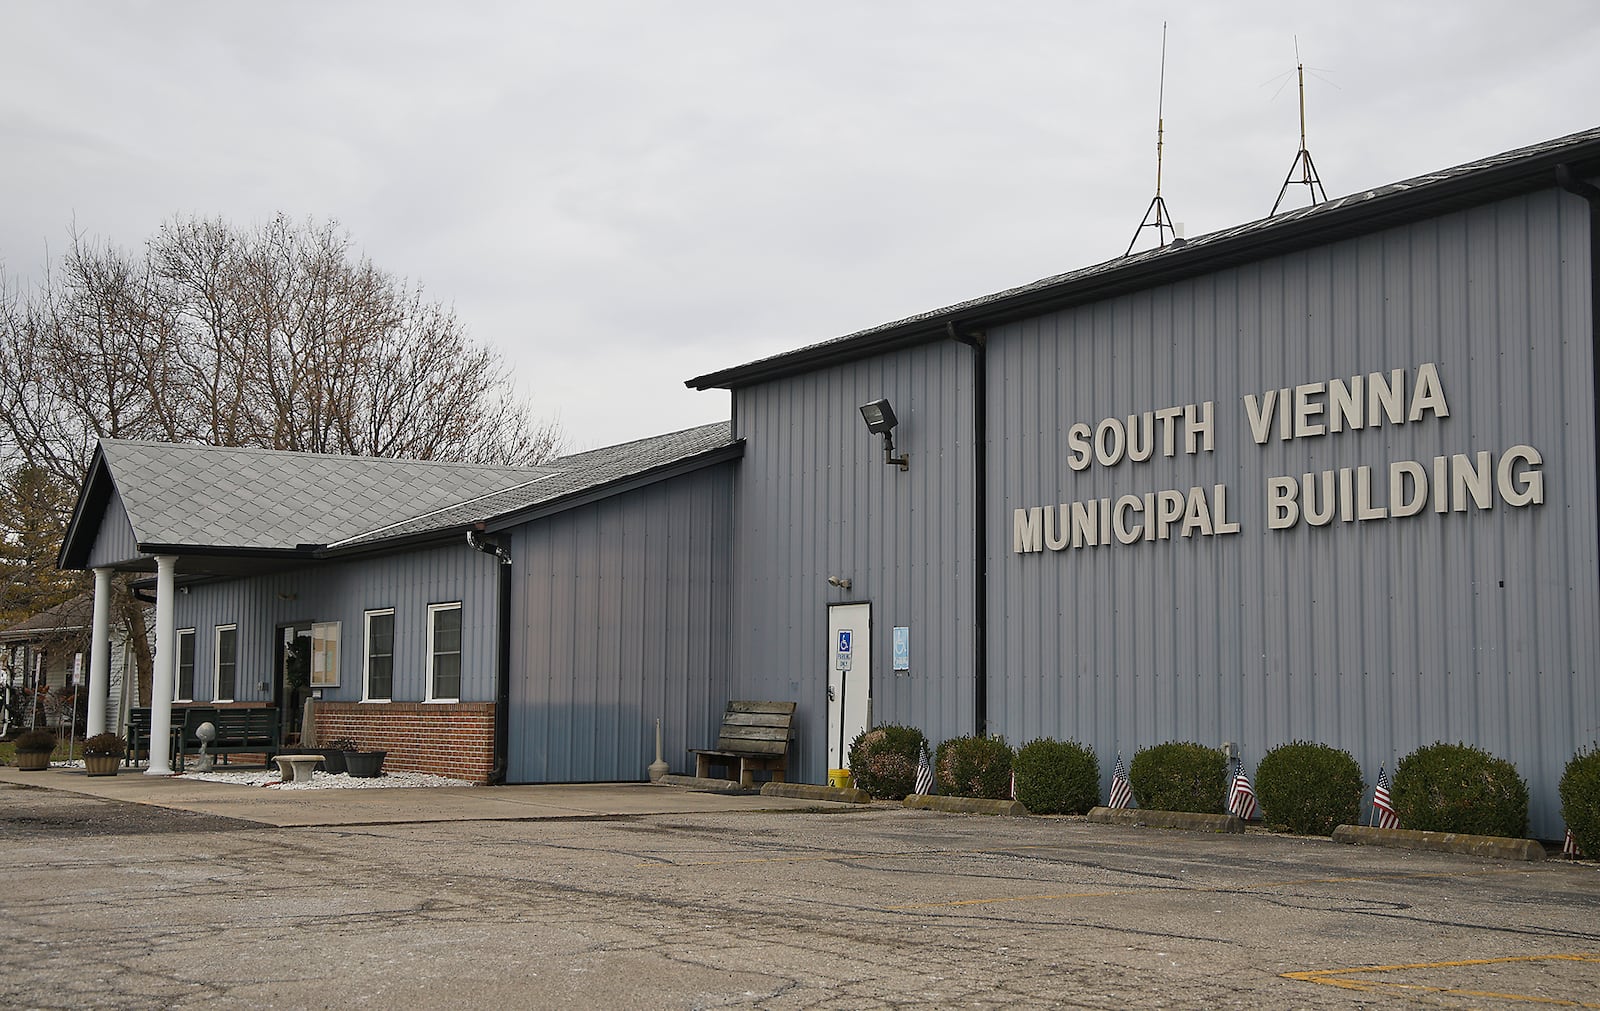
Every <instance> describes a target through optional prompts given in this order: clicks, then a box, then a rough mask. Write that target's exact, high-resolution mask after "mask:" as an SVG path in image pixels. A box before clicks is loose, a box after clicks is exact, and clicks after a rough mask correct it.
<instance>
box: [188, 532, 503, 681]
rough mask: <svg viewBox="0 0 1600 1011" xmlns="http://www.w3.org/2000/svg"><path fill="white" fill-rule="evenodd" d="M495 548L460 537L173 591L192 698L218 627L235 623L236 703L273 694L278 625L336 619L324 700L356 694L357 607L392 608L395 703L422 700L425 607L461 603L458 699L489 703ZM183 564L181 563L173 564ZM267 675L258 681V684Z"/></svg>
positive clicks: (205, 672) (360, 613) (360, 624)
mask: <svg viewBox="0 0 1600 1011" xmlns="http://www.w3.org/2000/svg"><path fill="white" fill-rule="evenodd" d="M496 564H498V563H497V562H496V561H495V559H494V558H493V556H490V555H486V554H484V553H482V552H480V551H477V550H474V549H473V548H471V547H469V546H468V545H467V543H466V541H465V539H463V540H462V541H461V543H459V544H450V545H446V546H444V547H438V548H429V549H426V550H421V551H412V552H405V553H402V554H395V555H382V556H377V557H372V558H365V559H353V560H350V561H344V562H324V563H320V564H317V565H312V566H307V567H306V568H303V569H296V570H294V571H291V572H286V573H280V574H276V575H270V576H255V577H251V578H246V579H233V580H227V581H223V582H216V583H204V584H199V585H196V586H193V587H191V588H190V592H189V593H187V594H182V593H180V594H179V595H178V597H177V608H176V614H177V624H178V627H179V628H191V627H192V628H194V629H195V630H196V632H195V682H196V684H195V694H196V696H197V697H196V699H195V701H197V702H199V701H207V700H210V699H211V697H212V694H211V693H212V680H211V679H212V675H213V672H214V671H215V669H216V635H215V630H216V627H217V626H218V625H227V624H235V623H236V624H237V625H238V626H239V678H238V686H239V692H238V695H237V696H236V698H237V700H238V701H265V700H270V699H271V698H272V688H271V684H272V680H273V676H274V671H273V663H274V656H275V648H276V644H277V641H278V635H279V632H278V629H279V627H280V626H282V625H286V624H291V623H296V622H302V621H304V622H312V621H338V622H342V628H341V643H342V656H341V659H340V680H339V687H338V688H332V689H327V690H325V691H324V694H323V698H325V699H327V700H329V701H343V702H355V701H359V700H360V699H361V693H362V673H363V661H364V657H365V648H366V646H365V641H364V637H365V630H366V625H365V618H364V615H365V612H366V611H368V610H376V609H379V608H387V607H392V608H394V610H395V668H394V693H393V696H392V698H393V701H395V702H420V701H422V699H423V698H424V693H425V689H426V684H425V681H426V672H427V652H426V650H427V645H426V644H427V621H428V605H429V604H433V603H445V602H448V601H454V600H459V601H461V602H462V611H461V620H462V647H461V700H462V701H463V702H492V701H493V700H494V674H495V652H494V651H495V621H496V603H495V601H496V597H495V594H496V576H495V565H496ZM180 567H181V566H180ZM263 682H264V683H266V685H267V687H266V688H265V689H262V688H261V687H260V685H261V684H262V683H263Z"/></svg>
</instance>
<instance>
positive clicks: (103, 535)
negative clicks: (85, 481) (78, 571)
mask: <svg viewBox="0 0 1600 1011" xmlns="http://www.w3.org/2000/svg"><path fill="white" fill-rule="evenodd" d="M138 557H139V549H138V546H137V542H136V541H135V540H134V536H133V525H132V524H130V523H129V522H128V510H127V509H125V508H124V507H123V505H122V496H121V495H119V494H118V493H117V491H116V489H115V488H113V489H112V491H111V498H110V500H109V501H107V502H106V511H105V515H104V516H103V518H102V519H101V520H100V529H99V530H98V531H96V533H95V536H94V547H93V548H92V549H90V551H89V565H88V567H89V568H91V569H92V568H95V567H97V566H101V565H115V564H116V563H118V562H126V561H130V560H132V559H134V558H138Z"/></svg>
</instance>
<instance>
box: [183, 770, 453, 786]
mask: <svg viewBox="0 0 1600 1011" xmlns="http://www.w3.org/2000/svg"><path fill="white" fill-rule="evenodd" d="M178 778H180V779H198V780H203V781H205V782H207V783H232V784H234V785H235V786H265V787H271V788H272V789H274V790H385V789H393V788H395V787H418V786H472V785H473V784H472V783H469V782H467V781H466V780H464V779H449V778H447V777H445V776H430V775H427V774H426V773H421V772H386V773H384V774H383V775H381V776H374V777H371V778H358V777H355V776H348V775H345V774H344V773H339V774H338V775H329V774H328V773H326V772H314V773H312V774H311V782H309V783H307V782H303V781H302V782H299V783H285V782H284V781H283V779H282V777H280V776H279V775H278V774H277V773H276V772H274V771H272V770H270V769H258V770H254V771H251V772H189V773H185V774H184V775H182V776H180V777H178Z"/></svg>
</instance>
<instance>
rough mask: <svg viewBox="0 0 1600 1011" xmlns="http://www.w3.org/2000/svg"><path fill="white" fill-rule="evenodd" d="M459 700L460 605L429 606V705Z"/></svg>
mask: <svg viewBox="0 0 1600 1011" xmlns="http://www.w3.org/2000/svg"><path fill="white" fill-rule="evenodd" d="M460 698H461V602H460V601H456V602H455V603H453V604H429V605H428V701H429V702H456V701H458V700H459V699H460Z"/></svg>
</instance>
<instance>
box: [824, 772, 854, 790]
mask: <svg viewBox="0 0 1600 1011" xmlns="http://www.w3.org/2000/svg"><path fill="white" fill-rule="evenodd" d="M828 785H829V786H831V787H833V788H834V789H836V790H848V789H850V770H849V769H829V770H828Z"/></svg>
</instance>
